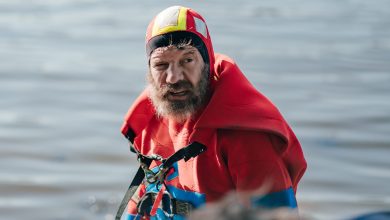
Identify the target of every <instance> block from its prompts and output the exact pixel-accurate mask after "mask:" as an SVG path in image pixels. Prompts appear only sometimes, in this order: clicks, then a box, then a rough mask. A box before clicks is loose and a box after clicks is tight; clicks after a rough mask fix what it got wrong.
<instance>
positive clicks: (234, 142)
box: [217, 129, 285, 155]
mask: <svg viewBox="0 0 390 220" xmlns="http://www.w3.org/2000/svg"><path fill="white" fill-rule="evenodd" d="M217 137H218V145H219V147H220V148H221V150H222V151H223V152H225V153H228V152H236V153H239V152H246V153H248V154H249V155H250V154H252V153H253V154H258V153H260V152H261V153H262V154H274V155H278V154H280V153H281V152H282V148H283V146H284V145H285V142H284V141H283V139H281V138H280V137H279V136H278V135H275V134H273V133H271V132H269V131H259V130H244V129H218V131H217Z"/></svg>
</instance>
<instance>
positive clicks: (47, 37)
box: [0, 0, 390, 220]
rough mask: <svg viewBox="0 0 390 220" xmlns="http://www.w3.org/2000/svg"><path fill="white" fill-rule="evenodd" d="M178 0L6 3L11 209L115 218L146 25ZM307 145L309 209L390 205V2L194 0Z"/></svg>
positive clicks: (343, 213) (1, 203)
mask: <svg viewBox="0 0 390 220" xmlns="http://www.w3.org/2000/svg"><path fill="white" fill-rule="evenodd" d="M176 4H183V2H177V1H164V2H163V3H162V2H156V1H143V2H137V3H134V2H131V1H125V0H110V1H103V0H77V1H76V0H67V1H65V0H57V1H50V0H31V1H22V0H13V1H6V0H0V158H1V159H0V170H1V172H0V219H27V218H28V219H41V220H46V219H50V220H52V219H58V220H63V219H104V220H109V219H113V216H114V213H115V211H116V209H117V207H118V203H119V201H120V199H121V198H122V195H123V193H124V191H125V189H126V188H127V185H128V182H129V179H130V178H131V177H132V175H133V174H134V172H135V169H136V166H137V165H136V163H135V160H134V156H133V155H131V154H130V153H129V152H128V149H127V143H126V141H125V140H124V138H122V137H121V135H120V133H119V129H120V126H121V123H122V119H123V117H124V114H125V112H126V111H127V108H128V106H129V105H130V104H131V103H132V101H133V100H134V99H135V97H136V96H137V94H138V93H139V92H140V91H141V90H142V89H143V88H144V81H145V80H144V73H145V71H146V65H145V63H146V59H145V56H144V45H143V42H144V32H145V29H146V26H147V24H148V22H149V20H150V19H151V18H152V17H153V16H154V15H155V14H156V13H157V12H158V11H160V10H162V9H163V8H165V7H167V6H170V5H176ZM186 5H187V6H190V7H194V8H195V9H196V10H198V11H199V12H200V13H201V14H203V15H204V17H205V18H206V21H207V22H208V25H209V29H210V32H211V35H212V39H213V43H214V47H215V50H216V51H218V52H222V53H225V54H228V55H229V56H231V57H233V58H234V59H235V60H236V61H237V63H238V64H239V66H240V68H241V69H242V70H243V71H244V72H245V74H246V75H247V76H248V78H249V79H250V80H251V81H252V82H253V84H254V85H255V86H256V87H257V88H258V89H260V90H261V91H262V92H263V93H264V94H266V95H267V96H268V97H270V98H271V99H272V100H273V101H274V102H275V104H276V105H277V106H278V107H279V109H280V110H281V112H282V113H283V114H284V115H285V117H286V118H287V120H288V121H289V122H290V124H291V126H292V127H293V129H294V131H295V132H296V134H297V136H298V137H299V139H300V140H301V142H302V145H303V148H304V152H305V155H306V158H307V160H308V165H309V168H308V170H307V173H306V175H305V176H304V178H303V180H302V182H301V185H300V186H299V190H298V195H297V197H298V200H299V205H300V212H301V214H302V215H304V216H306V217H308V218H310V219H345V218H348V217H352V216H356V215H359V214H362V213H367V212H371V211H376V210H389V209H390V187H389V186H388V182H389V181H390V160H389V159H388V156H389V155H390V135H389V133H390V114H389V113H390V102H389V101H388V100H389V97H390V86H389V84H390V62H389V60H390V28H389V27H390V2H389V1H386V0H376V1H364V0H348V1H347V0H329V1H320V0H314V1H302V0H289V1H270V0H269V1H254V0H252V1H249V0H246V1H241V2H240V3H237V1H216V0H214V1H207V3H204V2H199V1H193V2H186Z"/></svg>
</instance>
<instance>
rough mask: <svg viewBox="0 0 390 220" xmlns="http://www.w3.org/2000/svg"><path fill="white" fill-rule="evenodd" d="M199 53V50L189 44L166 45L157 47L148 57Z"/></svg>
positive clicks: (157, 57) (155, 57)
mask: <svg viewBox="0 0 390 220" xmlns="http://www.w3.org/2000/svg"><path fill="white" fill-rule="evenodd" d="M197 53H199V51H198V50H197V49H196V48H195V47H193V46H191V45H185V46H182V47H177V46H174V45H171V46H167V47H159V48H156V49H155V50H154V51H153V52H152V54H151V56H150V59H163V58H171V57H180V56H183V55H187V54H193V55H196V54H197Z"/></svg>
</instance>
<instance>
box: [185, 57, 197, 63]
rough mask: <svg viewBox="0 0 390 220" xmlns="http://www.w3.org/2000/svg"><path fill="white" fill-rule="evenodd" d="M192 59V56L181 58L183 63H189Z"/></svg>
mask: <svg viewBox="0 0 390 220" xmlns="http://www.w3.org/2000/svg"><path fill="white" fill-rule="evenodd" d="M192 61H194V59H192V58H185V59H184V60H183V63H191V62H192Z"/></svg>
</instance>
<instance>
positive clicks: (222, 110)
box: [122, 54, 306, 219]
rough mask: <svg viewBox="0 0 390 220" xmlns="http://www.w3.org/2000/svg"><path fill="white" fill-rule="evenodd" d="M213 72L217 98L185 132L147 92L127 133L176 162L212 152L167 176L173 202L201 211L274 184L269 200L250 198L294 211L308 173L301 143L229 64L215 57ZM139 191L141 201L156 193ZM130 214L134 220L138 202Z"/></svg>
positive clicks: (133, 112) (126, 127)
mask: <svg viewBox="0 0 390 220" xmlns="http://www.w3.org/2000/svg"><path fill="white" fill-rule="evenodd" d="M213 71H214V74H215V76H216V77H215V82H214V83H213V92H212V97H211V99H210V101H209V103H208V104H207V106H206V107H205V108H204V109H203V110H202V111H201V112H200V113H199V114H198V115H197V116H196V117H195V120H189V121H187V122H186V123H185V124H183V125H180V124H177V123H174V122H173V121H171V120H169V119H161V118H156V117H155V114H154V108H153V106H152V104H151V102H150V101H149V99H148V97H147V93H148V92H147V91H144V92H143V93H142V94H141V95H140V97H138V99H137V100H136V101H135V103H134V104H133V106H132V107H131V108H130V110H129V112H128V113H127V115H126V118H125V123H124V125H123V127H122V133H123V134H126V133H127V131H128V130H129V129H131V130H132V131H133V132H134V133H135V135H136V137H135V140H134V145H135V147H136V148H137V150H139V151H140V152H141V153H142V154H145V155H150V154H159V155H161V156H163V157H169V156H170V155H172V154H173V153H174V152H175V151H177V150H178V149H180V148H182V147H184V146H186V145H188V144H189V143H192V142H194V141H197V142H200V143H202V144H204V145H205V146H207V150H206V152H204V153H202V154H201V155H199V156H197V157H196V158H193V159H191V160H189V161H187V162H184V161H183V160H182V161H179V162H178V163H177V164H175V170H174V172H173V173H171V174H169V175H168V176H167V182H166V183H167V186H168V190H169V191H170V192H171V194H172V195H173V197H176V198H177V199H180V200H184V201H187V202H189V203H191V204H193V205H194V206H195V207H198V206H200V205H202V204H203V203H205V202H210V201H215V200H218V199H220V198H221V197H222V196H223V195H225V194H226V193H227V192H229V191H246V190H255V189H259V188H260V187H261V186H263V185H264V184H266V185H267V184H268V185H269V186H270V188H269V190H268V193H266V194H261V195H260V194H258V195H254V196H253V198H251V199H252V204H253V205H255V206H266V207H279V206H288V207H291V208H295V207H296V205H297V204H296V200H295V192H296V190H297V185H298V182H299V180H300V179H301V177H302V175H303V173H304V171H305V169H306V161H305V159H304V156H303V152H302V149H301V146H300V144H299V142H298V140H297V138H296V137H295V135H294V133H293V132H292V130H291V128H290V127H289V126H288V124H287V123H286V121H285V120H284V119H283V117H282V115H281V114H280V112H279V111H278V110H277V108H276V107H275V106H274V105H273V104H272V103H271V101H270V100H268V99H267V98H266V97H265V96H263V95H262V94H261V93H259V92H258V91H257V90H256V89H255V88H254V87H253V86H252V85H251V84H250V82H249V81H248V80H247V79H246V78H245V76H244V75H243V74H242V72H241V71H240V70H239V68H238V66H237V65H236V64H235V63H234V62H233V61H232V60H231V59H230V58H228V57H226V56H224V55H218V54H216V55H215V64H214V69H213ZM156 165H157V164H152V165H151V167H153V166H156ZM140 188H141V189H140V191H139V192H138V196H142V194H143V193H144V192H145V190H146V191H147V190H151V189H145V187H140ZM128 211H129V214H130V217H129V218H130V219H131V218H133V217H134V216H135V215H134V214H135V213H136V210H135V202H134V200H131V201H130V203H129V206H128Z"/></svg>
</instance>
